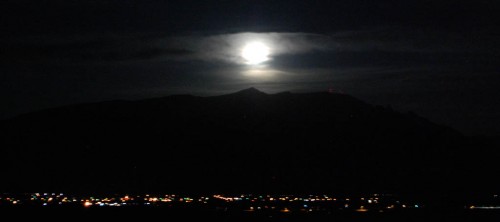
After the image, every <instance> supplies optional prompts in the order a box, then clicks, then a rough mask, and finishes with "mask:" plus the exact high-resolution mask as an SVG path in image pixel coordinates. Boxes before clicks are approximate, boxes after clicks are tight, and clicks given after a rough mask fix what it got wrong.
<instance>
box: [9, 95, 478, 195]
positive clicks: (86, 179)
mask: <svg viewBox="0 0 500 222" xmlns="http://www.w3.org/2000/svg"><path fill="white" fill-rule="evenodd" d="M2 130H3V133H2V137H3V138H2V143H3V144H2V156H3V161H2V171H3V173H2V175H3V176H2V177H3V179H4V180H3V181H4V182H2V185H1V187H2V189H4V190H21V191H39V190H61V191H76V192H90V191H92V192H97V191H102V192H110V191H111V192H133V191H137V192H142V191H163V192H170V191H171V192H372V191H373V192H377V191H378V192H380V191H387V192H408V193H419V194H420V193H422V194H435V193H440V192H442V191H450V192H460V191H461V190H464V189H468V188H470V187H471V186H472V187H474V186H475V185H477V184H482V183H484V182H482V181H481V178H479V177H478V176H477V178H473V175H475V174H474V170H471V169H472V168H473V167H475V165H477V163H479V162H481V161H479V160H478V159H477V157H475V156H474V155H469V154H468V151H469V150H472V149H470V146H471V144H470V143H469V142H468V140H466V139H465V138H464V137H463V136H461V134H459V133H458V132H456V131H454V130H451V129H449V128H446V127H443V126H439V125H436V124H433V123H431V122H429V121H427V120H425V119H423V118H421V117H419V116H417V115H415V114H402V113H398V112H396V111H393V110H392V109H390V108H384V107H380V106H372V105H369V104H366V103H364V102H362V101H360V100H358V99H356V98H353V97H351V96H349V95H344V94H332V93H323V92H321V93H305V94H294V93H287V92H285V93H278V94H266V93H263V92H260V91H258V90H257V89H254V88H250V89H246V90H242V91H239V92H236V93H233V94H228V95H222V96H214V97H196V96H189V95H175V96H168V97H164V98H155V99H147V100H140V101H111V102H101V103H92V104H80V105H72V106H65V107H60V108H54V109H49V110H43V111H39V112H34V113H30V114H26V115H22V116H19V117H16V118H13V119H9V120H6V121H3V123H2ZM476 188H477V186H476Z"/></svg>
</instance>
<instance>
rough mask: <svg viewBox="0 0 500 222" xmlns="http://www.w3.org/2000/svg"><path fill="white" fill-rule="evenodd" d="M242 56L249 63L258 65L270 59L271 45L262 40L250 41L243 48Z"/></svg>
mask: <svg viewBox="0 0 500 222" xmlns="http://www.w3.org/2000/svg"><path fill="white" fill-rule="evenodd" d="M241 56H242V57H243V59H245V61H246V63H247V64H250V65H256V64H259V63H262V62H265V61H267V60H269V57H268V56H269V47H267V46H266V45H264V44H262V43H260V42H252V43H248V44H246V45H245V47H244V48H243V51H242V53H241Z"/></svg>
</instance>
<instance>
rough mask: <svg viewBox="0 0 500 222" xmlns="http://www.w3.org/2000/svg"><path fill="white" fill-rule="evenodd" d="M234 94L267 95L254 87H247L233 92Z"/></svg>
mask: <svg viewBox="0 0 500 222" xmlns="http://www.w3.org/2000/svg"><path fill="white" fill-rule="evenodd" d="M233 94H234V95H246V96H251V95H259V96H260V95H267V93H265V92H262V91H260V90H258V89H256V88H254V87H250V88H248V89H244V90H240V91H238V92H235V93H233Z"/></svg>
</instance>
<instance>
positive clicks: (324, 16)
mask: <svg viewBox="0 0 500 222" xmlns="http://www.w3.org/2000/svg"><path fill="white" fill-rule="evenodd" d="M496 14H500V3H499V2H498V1H495V0H491V1H481V0H476V1H430V0H429V1H428V0H418V1H417V0H406V1H399V0H398V1H396V0H394V1H390V0H381V1H371V0H364V1H363V0H340V1H335V0H331V1H325V2H322V1H285V0H277V1H208V0H207V1H153V0H151V1H128V0H110V1H106V0H88V1H77V0H51V1H44V0H31V1H28V0H12V1H9V0H4V1H1V2H0V28H1V33H2V35H0V100H1V101H2V103H1V109H0V118H7V117H11V116H14V115H17V114H19V113H24V112H29V111H34V110H38V109H42V108H48V107H54V106H59V105H65V104H74V103H81V102H94V101H104V100H113V99H140V98H148V97H157V96H165V95H170V94H179V93H181V94H193V95H201V96H206V95H219V94H224V93H229V92H233V91H237V90H240V89H243V88H248V87H251V86H253V87H256V88H259V89H261V90H263V91H265V92H269V93H273V92H280V91H292V92H310V91H324V90H327V89H328V88H335V89H338V90H342V91H343V92H345V93H348V94H351V95H353V96H355V97H358V98H360V99H362V100H365V101H366V102H369V103H372V104H379V105H389V104H390V105H391V106H392V107H393V108H395V109H397V110H400V111H414V112H415V113H417V114H419V115H421V116H424V117H426V118H428V119H430V120H432V121H434V122H437V123H441V124H445V125H448V126H451V127H454V128H456V129H458V130H460V131H462V132H464V133H466V134H469V135H479V134H486V135H500V112H499V111H500V103H499V102H498V101H500V90H498V86H499V85H500V76H499V71H500V68H499V64H500V38H499V36H500V35H499V34H500V31H499V30H500V29H499V28H500V27H499V24H500V22H499V20H498V19H497V18H496ZM249 41H259V42H264V43H266V45H267V46H268V47H269V48H270V51H271V54H270V56H269V57H270V60H269V61H267V62H265V63H264V64H263V65H260V66H258V67H257V66H250V65H247V64H244V63H242V61H241V57H240V51H241V48H242V47H243V46H244V44H245V43H246V42H249Z"/></svg>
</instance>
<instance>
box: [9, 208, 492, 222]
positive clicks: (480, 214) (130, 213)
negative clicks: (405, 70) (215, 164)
mask: <svg viewBox="0 0 500 222" xmlns="http://www.w3.org/2000/svg"><path fill="white" fill-rule="evenodd" d="M0 212H1V213H2V217H3V218H12V219H13V220H23V219H33V220H36V219H42V218H43V219H48V220H55V221H59V220H60V221H67V220H72V219H75V218H78V219H81V220H83V221H85V220H113V221H120V220H141V221H147V220H162V221H169V220H181V219H182V220H183V221H186V220H187V221H383V222H391V221H453V222H459V221H499V220H500V211H495V210H493V211H488V210H465V209H463V210H437V209H432V210H431V209H425V210H405V211H394V212H383V213H380V212H342V211H339V212H289V213H271V214H270V213H255V212H241V211H237V212H231V211H223V210H207V209H166V208H151V207H144V208H142V207H134V208H78V207H74V208H60V207H55V208H42V207H2V208H0Z"/></svg>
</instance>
